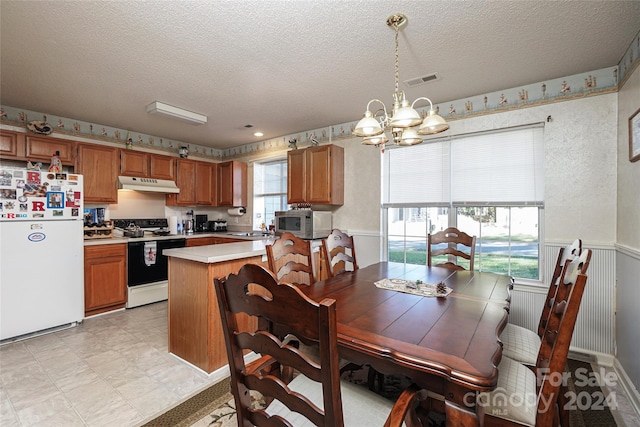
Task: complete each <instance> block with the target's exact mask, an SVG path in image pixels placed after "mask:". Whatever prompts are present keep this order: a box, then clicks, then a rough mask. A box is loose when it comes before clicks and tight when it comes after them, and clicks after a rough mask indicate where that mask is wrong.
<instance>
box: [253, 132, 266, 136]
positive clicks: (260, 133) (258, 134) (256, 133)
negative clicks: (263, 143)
mask: <svg viewBox="0 0 640 427" xmlns="http://www.w3.org/2000/svg"><path fill="white" fill-rule="evenodd" d="M253 136H264V133H262V132H254V134H253Z"/></svg>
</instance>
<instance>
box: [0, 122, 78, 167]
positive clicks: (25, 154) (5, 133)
mask: <svg viewBox="0 0 640 427" xmlns="http://www.w3.org/2000/svg"><path fill="white" fill-rule="evenodd" d="M56 152H58V153H59V154H58V157H59V158H60V161H62V164H63V165H65V166H72V165H73V164H74V162H75V142H74V141H69V140H66V139H58V138H53V137H51V136H46V135H30V134H25V133H23V132H14V131H9V130H5V129H2V130H0V156H1V157H4V158H13V159H16V160H30V161H32V162H34V163H35V162H38V161H40V162H42V164H43V165H45V166H46V167H47V168H48V167H49V163H50V161H51V156H52V155H53V154H54V153H56Z"/></svg>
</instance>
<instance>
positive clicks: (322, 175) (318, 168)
mask: <svg viewBox="0 0 640 427" xmlns="http://www.w3.org/2000/svg"><path fill="white" fill-rule="evenodd" d="M287 202H288V203H311V204H322V205H342V204H344V149H343V148H342V147H339V146H337V145H331V144H330V145H321V146H317V147H310V148H306V149H304V150H291V151H289V152H288V153H287Z"/></svg>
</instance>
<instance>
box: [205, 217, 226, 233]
mask: <svg viewBox="0 0 640 427" xmlns="http://www.w3.org/2000/svg"><path fill="white" fill-rule="evenodd" d="M207 228H208V230H209V231H213V232H220V231H227V221H225V220H223V219H217V220H215V221H209V222H208V223H207Z"/></svg>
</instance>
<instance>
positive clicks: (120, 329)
mask: <svg viewBox="0 0 640 427" xmlns="http://www.w3.org/2000/svg"><path fill="white" fill-rule="evenodd" d="M214 381H215V380H213V379H211V378H209V376H208V375H206V374H205V373H204V372H202V371H200V370H198V369H196V368H194V367H192V366H190V365H188V364H186V363H184V362H182V361H180V360H179V359H177V358H176V357H174V356H172V355H170V354H169V353H168V352H167V303H166V302H160V303H156V304H151V305H147V306H144V307H138V308H135V309H132V310H123V311H117V312H113V313H108V314H105V315H102V316H95V317H92V318H88V319H86V320H85V321H84V322H83V323H82V324H81V325H80V326H78V327H75V328H70V329H66V330H62V331H58V332H55V333H51V334H47V335H42V336H38V337H34V338H29V339H27V340H23V341H18V342H14V343H10V344H5V345H3V346H0V425H2V426H3V427H9V426H65V427H67V426H135V425H139V424H140V423H142V422H143V421H148V420H149V419H151V418H152V417H153V416H154V415H156V414H159V413H162V412H164V410H165V409H167V408H169V407H172V406H174V405H175V404H176V403H178V402H181V401H183V400H185V399H186V398H188V397H190V396H192V395H193V394H195V393H196V392H198V391H200V390H202V389H204V388H205V387H207V386H209V385H210V384H213V382H214Z"/></svg>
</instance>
